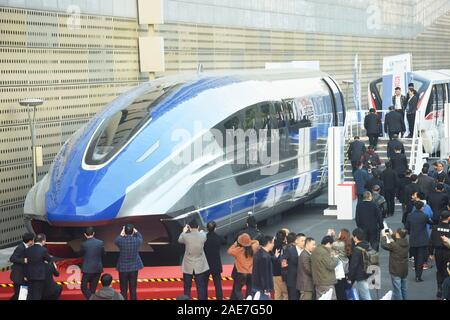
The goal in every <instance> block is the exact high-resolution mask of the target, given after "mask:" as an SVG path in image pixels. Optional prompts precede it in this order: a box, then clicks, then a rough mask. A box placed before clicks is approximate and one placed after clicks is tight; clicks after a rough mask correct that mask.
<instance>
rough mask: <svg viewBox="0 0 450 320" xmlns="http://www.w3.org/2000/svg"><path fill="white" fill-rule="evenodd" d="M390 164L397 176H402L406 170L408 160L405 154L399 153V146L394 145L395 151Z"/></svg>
mask: <svg viewBox="0 0 450 320" xmlns="http://www.w3.org/2000/svg"><path fill="white" fill-rule="evenodd" d="M390 162H391V165H392V170H394V171H395V172H397V176H398V177H402V176H403V175H404V174H405V171H406V170H408V160H407V159H406V155H405V154H404V153H401V149H400V148H399V147H395V153H394V155H393V156H392V157H391V160H390Z"/></svg>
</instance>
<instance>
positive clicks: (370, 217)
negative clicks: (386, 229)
mask: <svg viewBox="0 0 450 320" xmlns="http://www.w3.org/2000/svg"><path fill="white" fill-rule="evenodd" d="M355 221H356V226H357V227H358V228H360V229H362V230H363V231H364V232H365V235H366V239H367V241H368V242H369V243H370V245H371V246H372V248H373V249H375V250H376V251H378V248H379V242H380V230H381V229H382V228H383V218H382V216H381V211H380V209H379V207H378V206H377V205H376V204H375V203H374V202H373V201H372V194H371V193H370V192H369V191H366V192H365V193H364V196H363V201H361V202H359V203H358V204H357V206H356V216H355ZM360 240H361V239H360Z"/></svg>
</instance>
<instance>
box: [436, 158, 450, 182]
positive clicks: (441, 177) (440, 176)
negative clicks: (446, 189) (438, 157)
mask: <svg viewBox="0 0 450 320" xmlns="http://www.w3.org/2000/svg"><path fill="white" fill-rule="evenodd" d="M436 180H438V181H442V182H443V183H445V184H450V180H449V178H448V175H447V173H446V172H445V171H444V164H443V163H442V162H438V163H437V166H436Z"/></svg>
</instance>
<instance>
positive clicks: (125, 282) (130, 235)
mask: <svg viewBox="0 0 450 320" xmlns="http://www.w3.org/2000/svg"><path fill="white" fill-rule="evenodd" d="M143 242H144V239H143V238H142V235H141V233H140V232H139V231H138V230H136V229H135V227H134V225H132V224H127V225H125V226H124V227H123V228H122V231H121V233H120V235H119V236H118V237H117V238H116V239H115V241H114V244H115V245H116V246H117V247H118V248H119V251H120V252H119V260H118V261H117V271H119V283H120V293H121V294H122V296H123V298H124V299H125V300H128V291H129V292H130V300H137V279H138V273H139V270H141V269H142V268H144V264H143V263H142V259H141V257H140V256H139V249H140V247H141V245H142V243H143Z"/></svg>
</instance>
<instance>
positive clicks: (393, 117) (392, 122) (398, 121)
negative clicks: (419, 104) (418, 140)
mask: <svg viewBox="0 0 450 320" xmlns="http://www.w3.org/2000/svg"><path fill="white" fill-rule="evenodd" d="M384 131H385V132H386V133H387V134H388V135H389V139H392V138H393V136H394V134H396V135H397V136H398V135H399V134H400V132H405V131H406V128H405V122H404V120H403V118H402V115H401V113H400V112H397V111H395V110H394V107H393V106H391V107H389V112H388V113H387V114H386V117H385V118H384Z"/></svg>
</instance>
